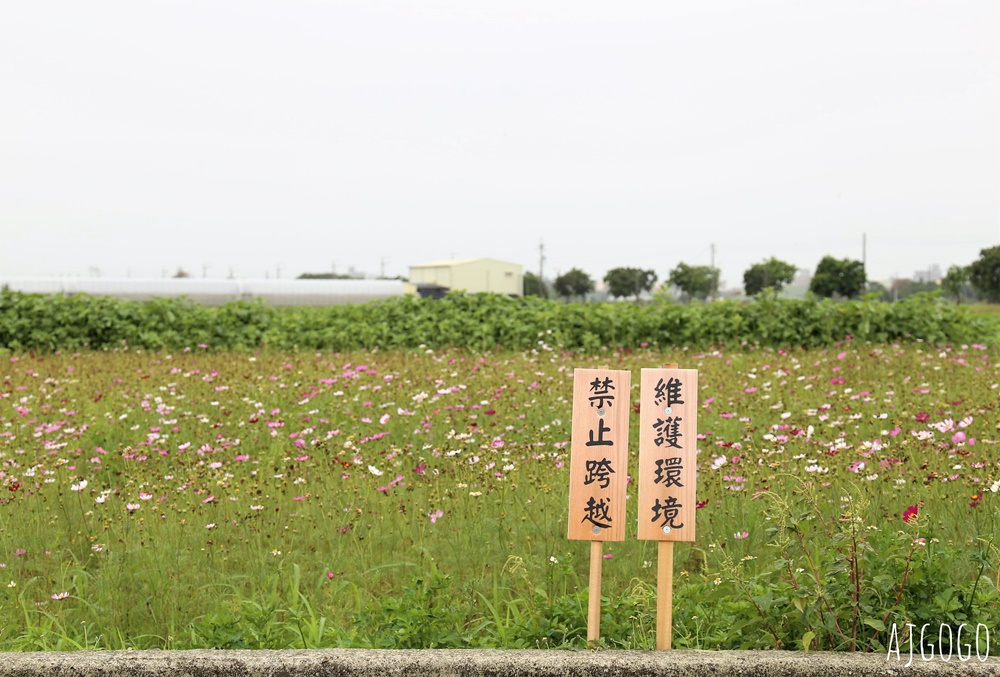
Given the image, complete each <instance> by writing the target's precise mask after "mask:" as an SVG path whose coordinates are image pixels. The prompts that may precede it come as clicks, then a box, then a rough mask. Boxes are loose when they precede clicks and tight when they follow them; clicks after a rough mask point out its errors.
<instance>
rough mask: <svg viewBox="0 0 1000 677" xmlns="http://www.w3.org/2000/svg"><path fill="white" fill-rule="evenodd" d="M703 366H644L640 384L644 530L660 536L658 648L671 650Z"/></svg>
mask: <svg viewBox="0 0 1000 677" xmlns="http://www.w3.org/2000/svg"><path fill="white" fill-rule="evenodd" d="M697 435H698V370H697V369H678V368H677V365H676V364H667V365H664V368H663V369H643V370H642V375H641V377H640V384H639V508H638V509H639V532H638V537H639V538H640V539H646V540H653V541H659V544H658V545H657V549H658V550H657V562H656V648H657V649H669V648H670V638H671V630H672V628H671V625H672V622H673V594H674V591H673V587H674V541H694V524H695V502H696V500H697V499H696V496H695V485H696V482H697V472H696V463H697V460H696V457H695V454H696V445H697Z"/></svg>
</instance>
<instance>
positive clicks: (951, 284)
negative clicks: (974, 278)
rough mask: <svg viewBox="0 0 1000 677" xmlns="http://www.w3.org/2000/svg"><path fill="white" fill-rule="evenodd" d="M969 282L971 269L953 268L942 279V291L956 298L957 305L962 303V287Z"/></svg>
mask: <svg viewBox="0 0 1000 677" xmlns="http://www.w3.org/2000/svg"><path fill="white" fill-rule="evenodd" d="M968 281H969V269H968V267H966V266H951V267H950V268H948V272H947V273H945V276H944V277H943V278H942V279H941V289H943V290H944V291H945V293H946V294H948V295H950V296H954V297H955V303H961V302H962V287H964V286H965V283H966V282H968Z"/></svg>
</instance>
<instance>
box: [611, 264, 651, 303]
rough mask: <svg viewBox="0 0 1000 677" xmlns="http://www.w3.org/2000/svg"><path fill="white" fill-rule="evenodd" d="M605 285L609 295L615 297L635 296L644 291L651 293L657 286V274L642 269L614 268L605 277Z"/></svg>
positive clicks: (637, 296)
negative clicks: (654, 286) (655, 285)
mask: <svg viewBox="0 0 1000 677" xmlns="http://www.w3.org/2000/svg"><path fill="white" fill-rule="evenodd" d="M604 283H605V284H606V285H608V293H610V294H611V295H612V296H614V297H619V298H621V297H625V296H635V300H636V301H638V300H639V295H640V294H641V293H642V292H644V291H651V290H652V289H653V285H654V284H656V273H655V272H653V271H652V270H642V269H641V268H612V269H611V270H609V271H608V272H607V273H606V274H605V275H604Z"/></svg>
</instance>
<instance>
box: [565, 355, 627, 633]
mask: <svg viewBox="0 0 1000 677" xmlns="http://www.w3.org/2000/svg"><path fill="white" fill-rule="evenodd" d="M631 388H632V373H631V372H630V371H620V370H611V369H608V368H607V367H606V366H605V367H602V368H600V369H576V370H574V372H573V429H572V437H571V442H570V462H569V477H570V480H569V525H568V533H567V535H568V537H569V538H570V539H574V540H584V541H590V542H591V543H590V600H589V601H590V606H589V612H588V616H587V640H588V641H590V642H596V641H597V640H598V639H599V638H600V632H601V630H600V628H601V573H602V572H601V569H602V559H603V553H602V549H603V545H602V544H603V542H604V541H624V540H625V488H626V485H627V483H628V432H629V430H628V425H629V410H630V408H631V404H632V402H631Z"/></svg>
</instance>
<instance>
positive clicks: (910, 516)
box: [903, 505, 920, 522]
mask: <svg viewBox="0 0 1000 677" xmlns="http://www.w3.org/2000/svg"><path fill="white" fill-rule="evenodd" d="M919 512H920V506H917V505H911V506H910V507H909V508H907V509H906V510H904V511H903V521H904V522H912V521H913V520H915V519H917V513H919Z"/></svg>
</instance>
